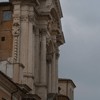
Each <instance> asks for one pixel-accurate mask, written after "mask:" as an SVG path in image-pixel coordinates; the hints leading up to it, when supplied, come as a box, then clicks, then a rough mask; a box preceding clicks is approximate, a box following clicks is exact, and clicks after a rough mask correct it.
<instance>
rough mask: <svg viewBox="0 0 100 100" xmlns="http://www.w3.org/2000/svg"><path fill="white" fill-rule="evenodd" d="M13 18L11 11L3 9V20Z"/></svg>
mask: <svg viewBox="0 0 100 100" xmlns="http://www.w3.org/2000/svg"><path fill="white" fill-rule="evenodd" d="M11 19H12V12H11V11H3V21H8V20H11Z"/></svg>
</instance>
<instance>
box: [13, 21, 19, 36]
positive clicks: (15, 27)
mask: <svg viewBox="0 0 100 100" xmlns="http://www.w3.org/2000/svg"><path fill="white" fill-rule="evenodd" d="M12 33H13V36H14V37H17V36H19V34H20V23H19V22H14V23H13V26H12Z"/></svg>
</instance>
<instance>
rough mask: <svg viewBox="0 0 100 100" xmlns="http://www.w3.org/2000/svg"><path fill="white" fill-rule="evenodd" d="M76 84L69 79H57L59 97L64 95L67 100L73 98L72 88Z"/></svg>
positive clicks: (72, 99)
mask: <svg viewBox="0 0 100 100" xmlns="http://www.w3.org/2000/svg"><path fill="white" fill-rule="evenodd" d="M75 88H76V85H75V84H74V82H73V81H72V80H71V79H61V78H60V79H59V80H58V93H59V95H60V97H63V98H64V97H65V98H67V99H68V100H74V89H75Z"/></svg>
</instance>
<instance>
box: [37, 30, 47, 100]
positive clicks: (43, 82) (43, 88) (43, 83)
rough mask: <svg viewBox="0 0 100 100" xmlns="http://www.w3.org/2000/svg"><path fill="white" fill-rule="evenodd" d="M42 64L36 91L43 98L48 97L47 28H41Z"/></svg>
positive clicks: (40, 50) (43, 99) (44, 99)
mask: <svg viewBox="0 0 100 100" xmlns="http://www.w3.org/2000/svg"><path fill="white" fill-rule="evenodd" d="M39 33H40V36H41V37H40V38H41V39H40V49H39V52H40V55H39V57H40V66H39V83H37V84H36V93H37V94H38V95H39V96H40V97H41V99H42V100H46V99H47V68H46V67H47V66H46V29H40V31H39Z"/></svg>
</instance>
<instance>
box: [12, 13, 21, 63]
mask: <svg viewBox="0 0 100 100" xmlns="http://www.w3.org/2000/svg"><path fill="white" fill-rule="evenodd" d="M20 30H21V29H20V15H19V14H14V15H13V25H12V34H13V62H17V59H18V48H19V47H18V46H19V44H18V41H19V36H20ZM11 62H12V61H11Z"/></svg>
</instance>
